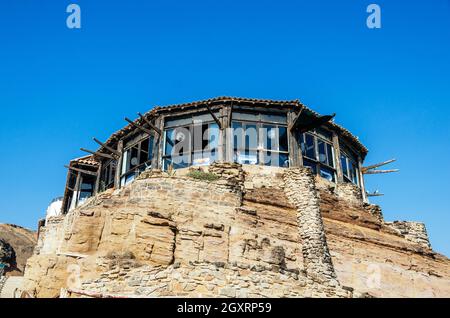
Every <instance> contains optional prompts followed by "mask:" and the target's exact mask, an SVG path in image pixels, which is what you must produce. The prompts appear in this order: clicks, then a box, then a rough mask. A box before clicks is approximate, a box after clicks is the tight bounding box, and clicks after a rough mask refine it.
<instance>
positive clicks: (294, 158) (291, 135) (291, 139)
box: [287, 111, 301, 167]
mask: <svg viewBox="0 0 450 318" xmlns="http://www.w3.org/2000/svg"><path fill="white" fill-rule="evenodd" d="M294 120H295V112H293V111H289V112H288V113H287V124H288V145H289V163H290V166H291V167H299V166H300V159H299V157H300V156H301V154H300V153H299V146H298V140H297V137H296V136H295V130H294V129H289V127H292V125H293V123H294Z"/></svg>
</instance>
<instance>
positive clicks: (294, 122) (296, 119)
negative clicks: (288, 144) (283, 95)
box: [289, 106, 305, 131]
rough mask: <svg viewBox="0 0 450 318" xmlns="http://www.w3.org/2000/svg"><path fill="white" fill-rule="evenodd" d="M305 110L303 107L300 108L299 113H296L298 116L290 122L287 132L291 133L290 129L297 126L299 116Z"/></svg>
mask: <svg viewBox="0 0 450 318" xmlns="http://www.w3.org/2000/svg"><path fill="white" fill-rule="evenodd" d="M304 108H305V106H302V108H301V109H300V111H299V112H298V115H297V116H296V117H295V118H294V120H293V121H292V124H291V125H290V126H289V131H291V130H292V129H294V128H295V126H297V123H298V119H299V118H300V115H301V114H302V112H303V109H304Z"/></svg>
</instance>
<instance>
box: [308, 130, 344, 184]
mask: <svg viewBox="0 0 450 318" xmlns="http://www.w3.org/2000/svg"><path fill="white" fill-rule="evenodd" d="M318 131H320V134H319V133H318ZM327 134H328V132H327V131H325V130H324V131H322V130H315V131H312V132H309V133H304V134H302V135H300V137H299V139H300V148H301V151H302V155H303V162H304V166H307V167H310V168H311V169H313V171H314V172H315V173H316V174H319V175H320V176H321V177H323V178H325V179H327V180H329V181H332V182H335V181H336V171H335V163H334V148H333V146H332V144H331V142H330V141H328V138H330V139H331V136H328V135H327ZM324 137H325V138H326V139H324Z"/></svg>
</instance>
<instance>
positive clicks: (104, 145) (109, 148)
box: [92, 138, 120, 156]
mask: <svg viewBox="0 0 450 318" xmlns="http://www.w3.org/2000/svg"><path fill="white" fill-rule="evenodd" d="M92 139H93V140H94V141H95V142H96V143H98V144H99V145H100V146H101V147H102V148H104V149H106V150H108V151H109V152H111V153H113V154H115V155H116V156H120V153H119V152H118V151H117V150H116V149H113V148H111V147H109V146H107V145H106V144H104V143H103V142H101V141H100V140H98V139H96V138H92Z"/></svg>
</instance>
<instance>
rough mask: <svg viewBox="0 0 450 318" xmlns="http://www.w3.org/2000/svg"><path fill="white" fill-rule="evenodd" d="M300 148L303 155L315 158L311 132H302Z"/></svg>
mask: <svg viewBox="0 0 450 318" xmlns="http://www.w3.org/2000/svg"><path fill="white" fill-rule="evenodd" d="M301 140H302V141H301V144H300V148H301V149H302V154H303V156H304V157H307V158H310V159H314V160H315V159H316V149H315V144H314V136H313V135H311V134H303V136H302V138H301Z"/></svg>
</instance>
